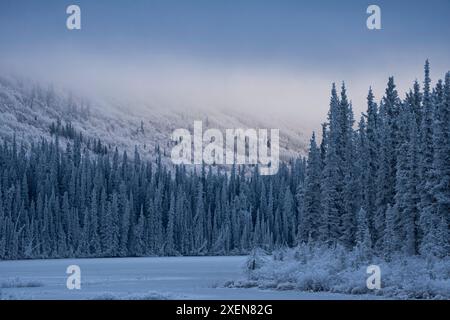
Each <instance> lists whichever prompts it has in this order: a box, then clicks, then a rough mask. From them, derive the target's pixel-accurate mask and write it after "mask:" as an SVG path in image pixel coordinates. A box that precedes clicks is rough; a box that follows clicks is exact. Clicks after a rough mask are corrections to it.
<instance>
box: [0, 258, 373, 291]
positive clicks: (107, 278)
mask: <svg viewBox="0 0 450 320" xmlns="http://www.w3.org/2000/svg"><path fill="white" fill-rule="evenodd" d="M245 260H246V257H151V258H102V259H62V260H24V261H0V298H1V299H207V300H214V299H370V298H372V297H371V296H367V295H363V296H361V295H359V296H358V295H344V294H331V293H308V292H299V291H272V290H260V289H257V288H250V289H247V288H223V287H221V286H222V284H223V283H224V282H226V281H227V280H235V279H239V278H243V277H245V275H244V273H243V265H244V264H245ZM74 264H75V265H78V266H80V268H81V289H80V290H69V289H67V287H66V280H67V276H68V275H67V274H66V268H67V267H68V266H69V265H74Z"/></svg>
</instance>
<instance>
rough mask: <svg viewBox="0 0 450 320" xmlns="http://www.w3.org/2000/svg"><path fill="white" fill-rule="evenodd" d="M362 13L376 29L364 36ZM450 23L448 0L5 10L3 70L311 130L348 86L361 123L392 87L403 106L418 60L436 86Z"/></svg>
mask: <svg viewBox="0 0 450 320" xmlns="http://www.w3.org/2000/svg"><path fill="white" fill-rule="evenodd" d="M70 4H77V5H79V6H80V7H81V20H82V29H81V30H77V31H69V30H67V29H66V18H67V14H66V12H65V11H66V8H67V6H68V5H70ZM370 4H377V5H379V6H380V7H381V14H382V18H381V19H382V30H372V31H371V30H368V29H367V28H366V19H367V17H368V15H367V14H366V8H367V7H368V5H370ZM449 21H450V1H448V0H428V1H406V0H404V1H402V0H395V1H392V0H391V1H373V2H369V1H360V0H355V1H349V0H346V1H335V0H333V1H331V0H330V1H326V0H319V1H299V0H292V1H288V0H277V1H275V0H273V1H269V0H267V1H262V0H261V1H258V0H239V1H238V0H179V1H176V0H160V1H152V0H147V1H143V0H133V1H125V0H116V1H115V0H95V1H75V0H73V1H65V0H46V1H23V0H1V2H0V64H1V65H2V67H3V69H4V70H8V68H9V69H11V70H12V71H15V72H20V73H25V75H27V73H29V75H37V76H40V77H43V76H44V75H45V77H47V78H48V79H50V80H52V81H55V82H60V83H65V82H64V81H66V84H67V85H69V86H75V83H78V84H79V85H80V86H81V85H82V86H85V87H87V88H89V89H91V90H94V91H95V90H98V92H99V93H100V92H101V93H109V94H112V95H113V94H121V95H129V96H130V97H132V98H136V97H139V98H142V99H145V100H148V101H149V102H150V103H161V104H164V103H165V104H170V105H175V106H180V107H184V108H189V107H192V106H196V107H203V108H228V109H233V108H236V109H238V110H246V111H248V112H251V113H262V114H265V115H274V114H276V115H279V116H280V117H285V118H287V119H289V120H291V121H294V122H295V121H298V123H299V124H305V123H307V124H309V125H310V126H312V127H315V126H317V125H318V124H319V123H320V122H321V121H323V120H324V118H325V116H326V111H327V109H328V102H329V91H330V85H331V83H332V82H338V83H340V82H341V81H345V82H346V84H347V87H348V91H349V95H350V99H351V100H352V101H353V104H354V109H355V113H357V114H358V113H359V112H361V111H363V110H364V109H365V97H366V95H367V89H368V88H369V86H372V87H373V88H374V90H375V93H376V95H377V98H380V97H381V94H382V93H383V91H384V88H385V84H386V82H387V78H388V76H391V75H393V76H395V78H396V82H397V84H398V86H399V89H400V91H401V94H402V96H403V90H406V89H407V88H409V87H410V86H411V83H412V81H414V80H415V79H416V78H417V79H418V80H419V81H421V79H422V68H423V63H424V61H425V59H426V58H429V59H430V61H431V66H432V76H433V78H434V79H436V78H437V77H443V74H444V72H446V71H448V70H450V41H449V34H450V22H449ZM74 82H75V83H74Z"/></svg>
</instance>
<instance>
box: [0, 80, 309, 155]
mask: <svg viewBox="0 0 450 320" xmlns="http://www.w3.org/2000/svg"><path fill="white" fill-rule="evenodd" d="M124 101H126V102H124ZM131 101H132V99H127V98H121V99H120V102H119V99H111V98H108V99H106V98H105V97H101V96H99V97H95V98H92V97H91V98H90V99H86V98H84V97H80V96H79V95H75V94H72V93H71V92H70V91H69V90H67V89H55V88H54V87H53V86H52V85H48V84H45V85H42V84H36V83H35V82H32V81H30V80H22V79H20V80H18V79H17V78H13V77H0V112H1V115H0V124H1V125H0V137H1V138H3V139H7V140H11V139H12V137H13V136H14V134H15V135H16V139H17V140H18V141H19V142H24V143H25V144H29V143H30V142H31V141H36V140H38V139H40V138H41V137H44V138H47V139H48V138H50V137H51V130H50V127H51V125H52V123H54V124H55V123H56V122H57V121H58V119H59V120H60V122H61V124H62V125H63V126H64V125H65V124H67V123H70V124H71V125H72V126H73V128H74V129H75V132H76V133H77V134H79V133H81V134H82V135H83V137H85V138H88V139H100V140H101V142H102V143H103V144H105V145H106V146H107V147H108V148H114V147H116V146H117V147H118V148H119V150H126V151H128V152H129V153H131V155H132V152H133V151H134V148H135V146H137V147H138V149H139V151H140V152H141V154H144V155H147V156H148V157H150V158H151V156H152V154H153V151H154V148H155V147H156V146H157V145H158V146H160V148H161V149H162V150H166V154H167V155H170V147H171V142H170V135H171V133H172V131H173V130H174V129H176V128H186V129H189V130H191V132H192V127H193V123H194V120H202V121H203V124H204V126H205V127H209V128H218V129H221V130H223V129H227V128H267V129H270V128H279V129H280V156H281V159H282V160H287V159H289V158H291V157H294V156H296V155H298V154H299V153H300V154H305V150H306V144H305V142H306V138H307V136H308V134H309V133H308V134H306V132H302V131H304V130H302V129H301V128H296V127H295V126H294V125H292V124H288V123H286V122H283V121H281V120H275V119H264V118H262V116H255V115H249V114H245V113H241V114H236V113H235V112H233V113H231V112H226V111H218V110H215V109H214V110H213V109H211V110H207V109H205V108H203V109H201V108H198V109H196V110H192V108H190V109H189V110H181V109H180V108H178V109H175V108H172V109H171V108H167V107H164V108H163V107H162V106H155V105H154V104H152V102H151V101H149V102H144V103H142V102H131ZM304 133H305V134H304ZM63 142H64V141H63Z"/></svg>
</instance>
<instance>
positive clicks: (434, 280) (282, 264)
mask: <svg viewBox="0 0 450 320" xmlns="http://www.w3.org/2000/svg"><path fill="white" fill-rule="evenodd" d="M280 252H281V253H280ZM249 261H254V265H255V266H257V268H253V269H249V268H248V269H247V273H248V279H249V281H248V282H245V281H241V286H244V283H245V286H250V285H253V286H258V287H260V288H267V287H271V288H275V289H278V290H301V291H315V292H318V291H328V292H337V293H346V294H376V295H382V296H385V297H395V298H400V299H449V298H450V258H449V257H447V258H444V259H430V258H428V259H426V258H423V257H421V256H412V257H411V256H410V257H405V256H401V255H399V256H397V257H396V258H393V259H391V261H389V262H387V261H385V260H383V259H381V258H378V257H372V258H369V257H368V256H367V255H366V254H361V251H359V250H357V249H356V250H354V251H348V250H345V249H344V248H342V247H336V248H333V249H329V248H325V247H310V246H306V245H302V246H299V247H297V248H294V249H289V250H282V251H276V252H274V254H273V255H272V258H271V257H270V256H267V254H266V253H263V252H262V251H255V252H253V253H252V255H251V256H250V258H249ZM371 264H375V265H378V266H380V269H381V289H379V290H369V289H368V288H367V286H366V280H367V278H368V276H369V274H367V273H366V269H367V266H369V265H371ZM268 284H270V286H269V285H268Z"/></svg>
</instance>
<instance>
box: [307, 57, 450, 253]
mask: <svg viewBox="0 0 450 320" xmlns="http://www.w3.org/2000/svg"><path fill="white" fill-rule="evenodd" d="M302 187H303V190H302V192H301V195H302V199H303V205H302V207H301V209H300V211H299V228H300V229H299V230H300V232H299V241H305V242H306V241H313V242H320V243H327V244H330V245H335V244H340V245H342V246H344V247H346V248H348V249H352V248H354V247H358V248H360V249H362V250H363V251H364V252H366V253H367V254H373V253H375V254H377V255H379V256H383V257H384V258H386V259H390V258H391V257H392V255H394V254H399V253H401V254H405V255H414V254H419V253H420V254H426V255H428V254H431V255H435V256H438V257H443V256H446V255H449V254H450V239H449V235H450V233H449V222H450V73H447V74H446V77H445V81H442V80H439V81H438V82H437V83H436V86H435V88H433V89H432V88H431V80H430V70H429V64H428V61H427V62H426V64H425V80H424V85H423V89H421V87H420V85H419V83H418V82H417V81H416V82H415V83H414V86H413V89H411V90H410V91H409V92H408V93H407V94H406V97H405V99H401V98H400V97H399V95H398V93H397V90H396V86H395V83H394V78H392V77H391V78H389V81H388V84H387V88H386V91H385V94H384V96H383V98H382V99H381V101H380V103H379V104H377V103H376V102H375V98H374V95H373V93H372V90H370V91H369V94H368V96H367V112H366V113H365V114H362V116H361V119H360V120H359V123H358V125H357V129H356V130H354V119H353V112H352V106H351V104H350V103H349V101H348V98H347V93H346V89H345V86H344V85H342V88H341V93H340V96H338V93H337V90H336V87H335V86H334V85H333V88H332V91H331V102H330V111H329V116H328V122H327V123H326V124H324V130H323V139H322V142H321V145H320V146H318V145H317V142H316V138H315V136H314V135H313V137H312V138H311V144H310V150H309V156H308V163H307V169H306V173H305V182H304V184H303V186H302Z"/></svg>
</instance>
